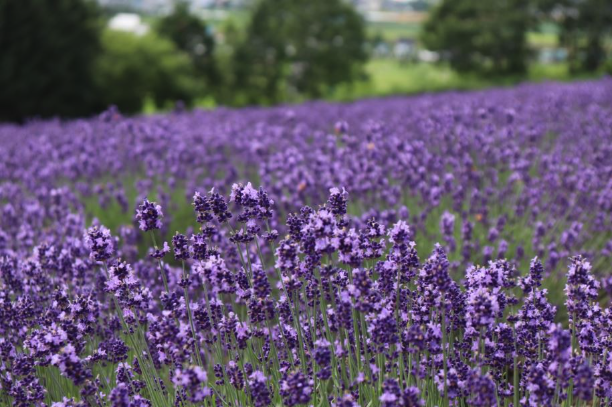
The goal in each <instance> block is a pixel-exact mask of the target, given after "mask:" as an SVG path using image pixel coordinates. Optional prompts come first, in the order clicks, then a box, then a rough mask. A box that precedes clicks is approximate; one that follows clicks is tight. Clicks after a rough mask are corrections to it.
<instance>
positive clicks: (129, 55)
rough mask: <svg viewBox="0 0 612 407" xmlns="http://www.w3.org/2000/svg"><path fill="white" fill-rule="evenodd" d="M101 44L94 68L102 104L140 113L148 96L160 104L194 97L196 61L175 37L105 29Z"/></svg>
mask: <svg viewBox="0 0 612 407" xmlns="http://www.w3.org/2000/svg"><path fill="white" fill-rule="evenodd" d="M102 45H103V52H102V54H101V56H100V57H99V58H98V59H97V61H96V70H95V71H96V81H97V85H98V88H99V89H100V94H99V98H100V100H99V102H100V104H101V106H103V107H106V106H109V105H116V106H117V107H118V108H119V110H120V111H122V112H124V113H139V112H141V111H142V107H143V103H144V101H145V98H147V97H150V98H151V99H152V100H153V101H154V102H155V105H156V106H157V107H159V108H162V107H168V105H172V104H173V103H174V102H176V101H178V100H181V101H183V102H185V103H186V104H190V102H191V101H192V99H193V98H194V96H195V93H196V91H197V88H198V86H197V84H196V79H195V75H194V72H193V65H192V64H191V61H190V60H189V56H188V55H187V54H186V53H185V52H182V51H180V50H178V49H177V48H176V46H175V45H174V43H172V41H170V40H168V39H166V38H160V37H159V36H156V35H154V34H147V35H144V36H142V37H139V36H137V35H135V34H132V33H129V32H123V31H112V30H105V31H104V33H103V35H102Z"/></svg>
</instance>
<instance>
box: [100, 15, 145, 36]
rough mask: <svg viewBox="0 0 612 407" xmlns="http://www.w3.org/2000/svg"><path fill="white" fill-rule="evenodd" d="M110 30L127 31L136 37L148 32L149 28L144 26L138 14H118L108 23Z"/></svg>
mask: <svg viewBox="0 0 612 407" xmlns="http://www.w3.org/2000/svg"><path fill="white" fill-rule="evenodd" d="M108 27H109V28H110V29H111V30H118V31H128V32H131V33H134V34H136V35H144V34H146V33H147V32H148V31H149V26H148V25H146V24H144V23H143V22H142V20H141V19H140V16H139V15H138V14H134V13H119V14H116V15H114V16H113V18H111V19H110V20H109V22H108Z"/></svg>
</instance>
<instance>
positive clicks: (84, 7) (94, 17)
mask: <svg viewBox="0 0 612 407" xmlns="http://www.w3.org/2000/svg"><path fill="white" fill-rule="evenodd" d="M99 28H100V25H99V18H98V9H97V8H96V6H95V5H94V4H93V3H92V2H89V1H84V0H53V1H48V0H19V1H15V0H0V53H1V57H0V120H12V121H22V120H24V119H27V118H29V117H34V116H38V117H49V116H61V117H68V116H82V115H87V114H90V113H92V112H93V110H94V108H95V102H96V89H95V83H94V79H93V75H92V64H93V61H94V60H95V58H96V57H97V55H98V53H99V51H100V44H99Z"/></svg>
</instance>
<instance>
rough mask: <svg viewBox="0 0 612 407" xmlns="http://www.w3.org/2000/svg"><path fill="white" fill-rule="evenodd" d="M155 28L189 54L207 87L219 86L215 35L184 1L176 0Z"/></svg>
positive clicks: (219, 76)
mask: <svg viewBox="0 0 612 407" xmlns="http://www.w3.org/2000/svg"><path fill="white" fill-rule="evenodd" d="M157 31H158V32H159V34H161V35H162V36H164V37H167V38H169V39H170V40H171V41H172V42H174V44H175V45H176V46H177V47H178V49H180V50H182V51H184V52H186V53H187V54H188V55H189V57H190V58H191V60H192V62H193V65H194V67H195V70H196V73H197V74H198V76H200V77H201V78H202V79H204V81H205V82H206V84H207V85H208V87H209V88H214V87H217V86H220V83H219V81H220V79H221V75H220V72H219V68H218V66H217V64H216V61H215V55H214V54H215V38H214V36H213V34H212V31H211V30H210V29H209V27H208V26H207V25H206V23H205V22H204V21H203V20H202V19H201V18H199V17H197V16H195V15H194V14H192V13H191V12H190V11H189V5H188V3H186V2H185V1H177V2H176V3H175V4H174V9H173V11H172V13H170V14H169V15H167V16H165V17H163V18H161V19H160V21H159V23H158V24H157Z"/></svg>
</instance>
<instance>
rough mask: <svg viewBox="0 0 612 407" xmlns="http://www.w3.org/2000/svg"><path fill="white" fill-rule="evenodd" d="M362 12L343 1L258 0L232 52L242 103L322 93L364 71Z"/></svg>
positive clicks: (348, 81)
mask: <svg viewBox="0 0 612 407" xmlns="http://www.w3.org/2000/svg"><path fill="white" fill-rule="evenodd" d="M365 41H366V37H365V29H364V22H363V19H362V18H361V16H360V15H359V14H358V13H357V12H356V11H355V10H354V9H353V8H352V7H351V6H350V5H349V4H347V3H346V2H345V1H342V0H260V1H259V2H258V3H257V4H256V5H255V8H254V10H253V14H252V16H251V19H250V22H249V24H248V27H247V32H246V35H245V37H244V41H242V42H241V43H240V44H239V45H238V46H237V47H236V50H235V52H234V59H233V66H234V88H235V94H238V95H242V97H243V100H242V101H241V102H242V103H277V102H280V101H283V100H286V99H287V98H288V95H292V94H293V95H297V96H307V97H321V96H323V95H324V94H325V92H326V91H327V90H328V89H330V88H332V87H334V86H336V85H338V84H340V83H344V82H346V83H350V82H352V81H353V80H355V79H356V78H358V77H359V75H360V74H362V72H363V64H364V63H365V62H366V60H367V53H366V51H365V48H364V43H365Z"/></svg>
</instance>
